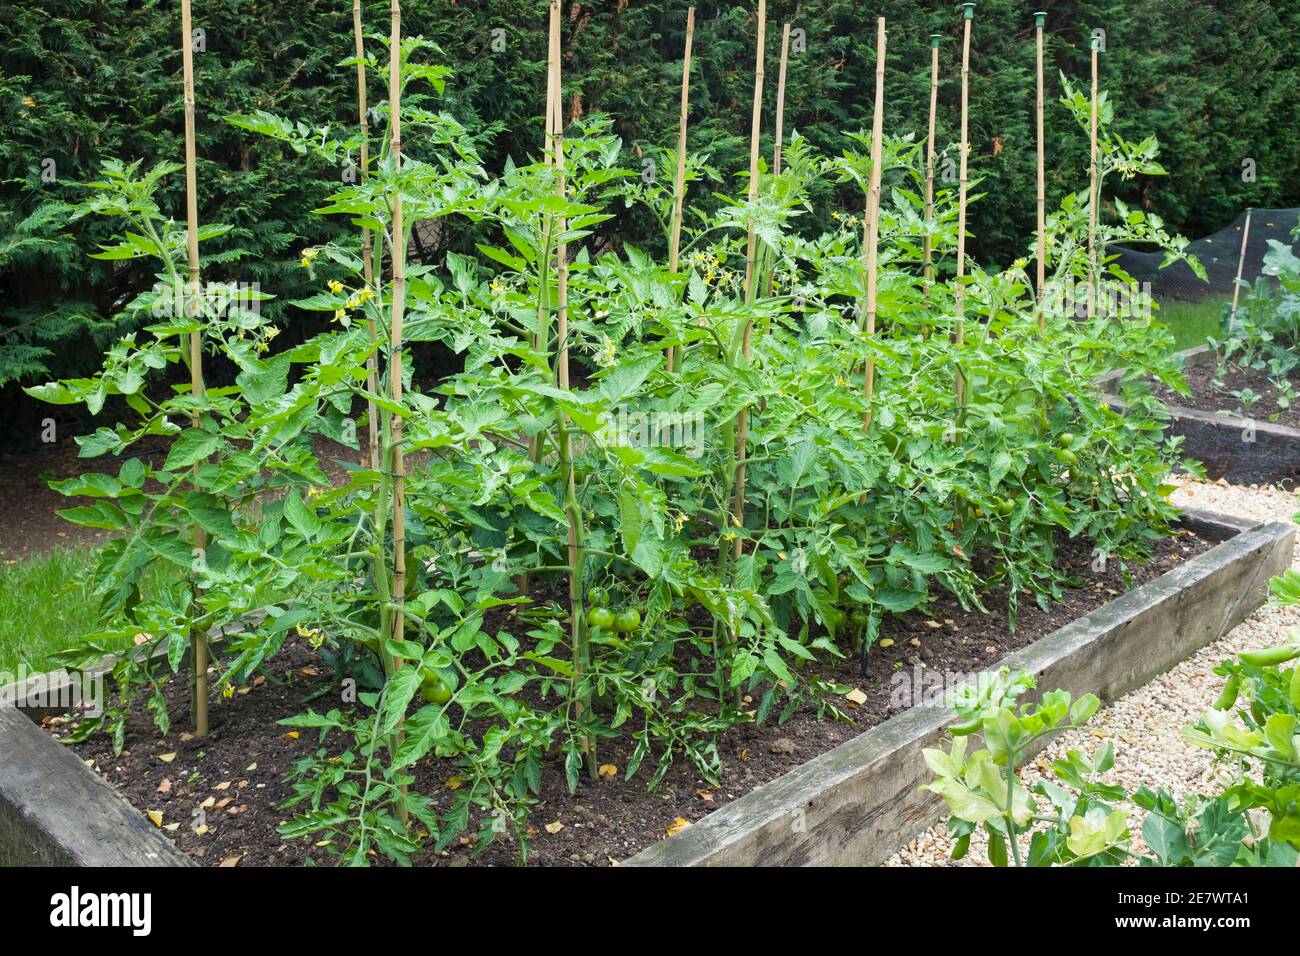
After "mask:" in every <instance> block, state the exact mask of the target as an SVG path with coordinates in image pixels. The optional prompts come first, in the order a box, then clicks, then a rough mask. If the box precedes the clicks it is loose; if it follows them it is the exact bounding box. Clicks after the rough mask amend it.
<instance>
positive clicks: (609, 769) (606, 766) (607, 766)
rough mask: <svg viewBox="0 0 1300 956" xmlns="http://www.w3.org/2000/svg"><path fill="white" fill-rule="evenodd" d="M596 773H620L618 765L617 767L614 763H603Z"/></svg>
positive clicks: (610, 775) (613, 775)
mask: <svg viewBox="0 0 1300 956" xmlns="http://www.w3.org/2000/svg"><path fill="white" fill-rule="evenodd" d="M596 773H597V774H599V775H600V776H602V777H615V776H617V775H618V767H615V766H614V765H613V764H612V763H603V764H601V765H600V767H599V768H598V769H597V770H596Z"/></svg>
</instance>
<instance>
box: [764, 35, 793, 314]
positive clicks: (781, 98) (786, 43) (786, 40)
mask: <svg viewBox="0 0 1300 956" xmlns="http://www.w3.org/2000/svg"><path fill="white" fill-rule="evenodd" d="M789 58H790V24H788V23H786V24H784V25H782V27H781V65H780V68H779V69H778V70H777V74H776V142H775V145H774V146H773V149H772V175H773V176H780V175H781V147H782V145H783V141H784V139H785V72H786V65H787V63H788V61H789ZM775 278H776V275H775V273H774V272H769V273H768V274H767V278H766V279H765V280H764V282H763V295H765V296H767V295H771V294H772V282H773V280H774V279H775Z"/></svg>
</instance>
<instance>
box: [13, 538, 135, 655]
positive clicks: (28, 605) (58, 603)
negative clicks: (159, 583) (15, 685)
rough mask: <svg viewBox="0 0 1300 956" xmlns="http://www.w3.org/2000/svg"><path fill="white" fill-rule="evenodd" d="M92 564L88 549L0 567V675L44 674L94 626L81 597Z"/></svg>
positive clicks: (88, 603)
mask: <svg viewBox="0 0 1300 956" xmlns="http://www.w3.org/2000/svg"><path fill="white" fill-rule="evenodd" d="M94 566H95V555H94V552H93V551H90V550H82V551H72V550H61V551H52V552H50V553H49V554H45V555H42V556H40V557H38V558H31V559H28V560H26V561H18V562H15V563H13V564H0V671H7V672H9V673H11V674H14V673H17V670H18V665H19V664H26V665H27V670H28V672H29V673H31V672H33V671H42V670H47V669H48V666H49V665H48V663H47V662H48V658H49V656H50V655H51V654H53V653H55V652H56V651H61V650H63V649H64V648H66V647H68V646H69V645H70V644H72V642H73V641H75V640H76V638H77V637H78V636H80V635H82V634H85V633H87V632H89V631H92V630H94V629H95V628H96V626H97V625H98V623H99V622H98V614H97V611H98V605H97V602H96V601H95V599H94V598H92V597H90V596H89V595H87V593H86V582H87V581H88V580H89V578H90V573H91V571H92V570H93V568H94ZM146 590H147V586H146Z"/></svg>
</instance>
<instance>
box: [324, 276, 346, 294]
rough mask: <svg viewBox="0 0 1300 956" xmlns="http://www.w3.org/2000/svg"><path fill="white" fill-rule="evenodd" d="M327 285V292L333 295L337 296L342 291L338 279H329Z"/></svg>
mask: <svg viewBox="0 0 1300 956" xmlns="http://www.w3.org/2000/svg"><path fill="white" fill-rule="evenodd" d="M327 285H328V286H329V290H330V291H331V292H333V293H334V294H335V295H338V294H339V293H340V292H342V291H343V283H342V282H340V281H339V280H338V279H330V281H329V282H328V283H327Z"/></svg>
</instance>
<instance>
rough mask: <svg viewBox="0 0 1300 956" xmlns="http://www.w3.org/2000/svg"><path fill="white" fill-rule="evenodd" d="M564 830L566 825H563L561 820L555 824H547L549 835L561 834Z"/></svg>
mask: <svg viewBox="0 0 1300 956" xmlns="http://www.w3.org/2000/svg"><path fill="white" fill-rule="evenodd" d="M563 829H564V824H563V823H561V822H560V821H559V820H556V821H555V822H554V823H548V824H546V832H547V833H559V832H560V831H561V830H563Z"/></svg>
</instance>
